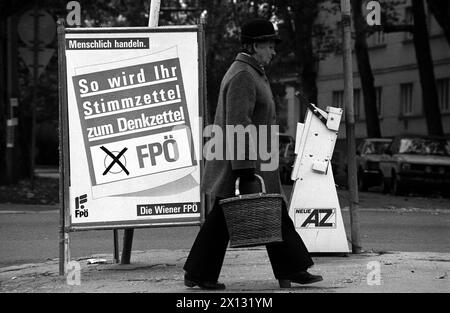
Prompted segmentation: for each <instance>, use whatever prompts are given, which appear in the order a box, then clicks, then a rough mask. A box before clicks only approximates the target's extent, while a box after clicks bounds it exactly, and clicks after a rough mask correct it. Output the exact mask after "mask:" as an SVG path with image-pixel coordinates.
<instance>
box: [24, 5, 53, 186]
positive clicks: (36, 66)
mask: <svg viewBox="0 0 450 313" xmlns="http://www.w3.org/2000/svg"><path fill="white" fill-rule="evenodd" d="M38 5H39V4H38V1H36V2H35V5H34V8H33V9H32V10H29V11H27V12H25V13H24V14H23V15H22V16H21V17H20V20H19V24H18V26H17V32H18V34H19V37H20V39H21V40H22V42H23V43H24V44H25V47H20V48H19V49H18V51H19V56H20V57H21V58H22V60H23V61H24V63H25V64H26V65H27V67H28V70H29V72H30V74H31V77H32V81H33V97H32V103H31V110H30V112H31V131H30V136H31V137H30V174H29V176H30V178H31V183H32V187H34V169H35V156H36V137H35V132H36V106H37V100H38V99H37V98H38V97H37V92H38V83H39V77H40V75H41V74H42V73H43V71H44V69H45V68H46V66H47V65H48V63H49V61H50V59H51V58H52V56H53V54H54V52H55V49H47V48H45V46H46V45H48V44H50V43H51V42H53V40H54V38H55V34H56V24H55V21H54V19H53V17H52V16H51V15H50V14H49V13H48V12H46V11H44V10H39V6H38Z"/></svg>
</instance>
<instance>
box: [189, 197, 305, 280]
mask: <svg viewBox="0 0 450 313" xmlns="http://www.w3.org/2000/svg"><path fill="white" fill-rule="evenodd" d="M218 201H219V200H216V202H215V204H214V207H213V209H212V210H211V212H210V213H209V214H208V215H207V217H206V220H205V222H204V224H203V226H202V227H201V229H200V232H199V233H198V235H197V238H196V239H195V242H194V244H193V246H192V248H191V251H190V253H189V256H188V258H187V260H186V263H185V265H184V270H185V271H186V272H187V273H189V275H190V276H191V277H195V278H196V279H198V280H202V281H212V282H216V281H218V278H219V275H220V270H221V268H222V264H223V260H224V257H225V252H226V249H227V246H228V241H229V235H228V230H227V225H226V222H225V217H224V214H223V211H222V208H221V207H220V206H219V204H218V203H219V202H218ZM281 231H282V237H283V242H277V243H270V244H267V245H266V249H267V253H268V255H269V259H270V263H271V265H272V270H273V273H274V275H275V278H277V279H280V278H289V277H290V275H292V274H294V273H297V272H299V271H304V270H307V269H308V268H309V267H310V266H312V265H313V264H314V263H313V261H312V259H311V257H310V256H309V253H308V250H307V249H306V246H305V244H304V243H303V240H302V239H301V238H300V236H299V235H298V233H297V231H296V230H295V227H294V223H293V222H292V220H291V218H290V217H289V214H288V211H287V208H286V205H285V203H284V201H283V210H282V218H281Z"/></svg>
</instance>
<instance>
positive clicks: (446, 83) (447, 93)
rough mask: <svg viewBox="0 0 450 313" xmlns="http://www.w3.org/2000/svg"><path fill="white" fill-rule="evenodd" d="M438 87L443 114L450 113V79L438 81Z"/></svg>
mask: <svg viewBox="0 0 450 313" xmlns="http://www.w3.org/2000/svg"><path fill="white" fill-rule="evenodd" d="M436 85H437V90H438V97H439V108H440V109H441V112H450V78H444V79H438V80H437V82H436Z"/></svg>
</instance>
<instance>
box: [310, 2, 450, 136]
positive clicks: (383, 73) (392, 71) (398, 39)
mask: <svg viewBox="0 0 450 313" xmlns="http://www.w3.org/2000/svg"><path fill="white" fill-rule="evenodd" d="M397 10H398V13H399V15H400V20H402V17H403V19H404V20H405V21H408V20H410V18H411V16H412V11H411V4H410V3H409V2H407V3H406V4H405V5H401V6H398V7H397ZM427 16H428V31H429V34H430V46H431V52H432V58H433V62H434V74H435V77H436V86H437V89H438V97H439V106H440V111H441V116H442V124H443V127H444V133H445V134H450V44H449V43H448V42H447V41H446V38H445V36H444V34H443V30H442V29H441V28H440V26H439V25H438V23H437V22H436V20H435V19H434V18H433V16H432V15H431V14H430V13H429V12H427ZM412 39H413V38H412V35H411V34H410V33H404V32H399V33H386V34H385V33H383V32H377V33H375V34H373V35H372V36H370V37H369V38H368V39H367V43H368V46H369V55H370V62H371V67H372V72H373V75H374V78H375V88H376V94H377V108H378V115H379V121H380V129H381V134H382V136H383V137H391V136H395V135H398V134H404V133H412V134H427V124H426V119H425V115H424V111H423V107H424V105H426V103H423V100H422V88H421V84H420V76H419V69H418V65H417V59H416V53H415V48H414V43H413V40H412ZM353 63H354V64H353V77H354V107H355V120H356V122H355V136H356V138H357V139H360V138H366V137H367V131H366V124H365V112H364V102H363V101H364V100H363V92H362V88H361V81H360V76H359V73H358V68H357V65H356V56H355V54H353ZM317 85H318V90H319V93H318V103H319V106H320V107H326V106H327V105H331V106H334V107H344V103H343V95H344V81H343V65H342V55H339V54H332V55H329V56H328V57H327V58H326V59H325V60H323V61H321V62H320V63H319V75H318V80H317ZM343 123H344V121H343ZM339 138H341V139H343V138H345V126H344V125H342V127H341V129H340V131H339Z"/></svg>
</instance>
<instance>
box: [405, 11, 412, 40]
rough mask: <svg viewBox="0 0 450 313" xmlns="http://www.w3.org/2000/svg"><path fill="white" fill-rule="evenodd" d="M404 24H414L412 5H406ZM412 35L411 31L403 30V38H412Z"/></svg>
mask: <svg viewBox="0 0 450 313" xmlns="http://www.w3.org/2000/svg"><path fill="white" fill-rule="evenodd" d="M405 24H406V25H413V24H414V13H413V9H412V7H407V8H406V9H405ZM413 39H414V35H413V33H411V32H405V40H413Z"/></svg>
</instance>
